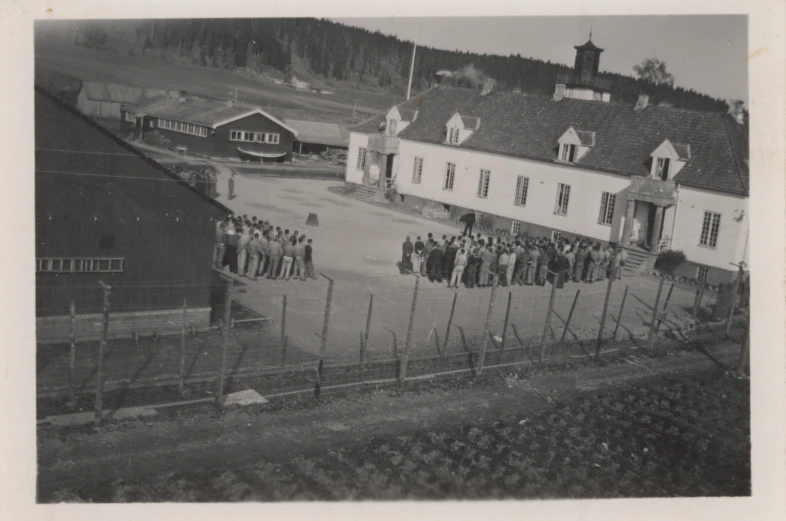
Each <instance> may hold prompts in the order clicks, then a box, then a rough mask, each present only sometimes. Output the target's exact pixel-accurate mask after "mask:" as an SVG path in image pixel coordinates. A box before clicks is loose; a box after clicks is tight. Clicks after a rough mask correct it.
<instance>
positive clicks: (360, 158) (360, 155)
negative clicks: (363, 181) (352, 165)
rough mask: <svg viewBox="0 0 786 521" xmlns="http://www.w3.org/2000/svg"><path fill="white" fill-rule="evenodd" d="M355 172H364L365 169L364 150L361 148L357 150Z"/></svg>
mask: <svg viewBox="0 0 786 521" xmlns="http://www.w3.org/2000/svg"><path fill="white" fill-rule="evenodd" d="M356 169H357V170H365V169H366V149H365V148H363V147H360V148H358V162H357V167H356Z"/></svg>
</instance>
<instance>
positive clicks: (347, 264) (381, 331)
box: [218, 166, 694, 361]
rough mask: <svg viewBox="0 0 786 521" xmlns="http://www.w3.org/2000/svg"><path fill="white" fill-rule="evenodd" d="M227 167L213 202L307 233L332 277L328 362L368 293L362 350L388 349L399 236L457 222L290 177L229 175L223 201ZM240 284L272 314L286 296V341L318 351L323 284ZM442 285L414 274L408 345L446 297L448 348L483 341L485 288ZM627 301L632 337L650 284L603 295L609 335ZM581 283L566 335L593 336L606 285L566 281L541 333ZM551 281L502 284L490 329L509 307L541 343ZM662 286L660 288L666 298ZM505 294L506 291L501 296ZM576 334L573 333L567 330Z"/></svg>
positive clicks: (396, 302) (401, 294) (645, 320)
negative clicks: (230, 190) (231, 192)
mask: <svg viewBox="0 0 786 521" xmlns="http://www.w3.org/2000/svg"><path fill="white" fill-rule="evenodd" d="M228 176H229V170H228V169H227V168H226V167H223V166H219V179H218V189H219V190H218V191H219V200H220V201H221V202H222V203H224V204H226V205H227V206H228V207H230V208H231V209H232V210H233V211H234V212H235V213H237V214H241V215H242V214H246V215H248V216H249V217H251V216H257V217H259V218H261V219H265V220H269V221H271V222H272V223H274V224H275V225H277V226H281V227H282V228H286V229H290V230H298V231H299V232H300V233H302V234H306V236H307V237H309V238H312V239H313V240H314V263H315V266H316V270H317V272H321V273H324V274H325V275H327V276H328V277H331V278H332V279H333V280H334V281H335V285H334V287H333V298H332V303H331V315H330V329H329V339H328V345H327V356H328V357H329V358H330V360H332V361H347V360H354V359H356V358H357V351H358V348H359V335H360V333H361V332H363V331H365V328H366V320H367V312H368V306H369V298H370V294H371V293H373V294H374V302H373V316H372V320H371V333H370V336H369V352H370V353H372V356H373V353H374V352H378V353H379V356H390V354H391V352H392V351H393V350H394V349H395V348H394V345H395V346H396V348H398V347H402V346H403V344H404V343H405V340H406V334H407V328H408V325H409V320H410V311H411V306H412V299H413V292H414V288H415V282H416V280H415V277H414V276H411V275H401V274H400V273H399V270H398V268H397V266H396V263H397V262H398V261H399V260H400V256H401V243H402V242H403V241H404V238H405V237H406V236H407V235H409V236H410V237H411V239H412V240H413V241H414V240H415V239H416V237H417V236H422V237H426V236H427V234H428V233H433V234H434V236H435V237H440V238H441V237H442V235H447V236H449V237H450V236H453V235H457V232H458V231H459V230H458V228H457V227H455V226H451V225H447V224H442V223H436V222H433V221H429V220H427V219H423V218H420V217H418V216H414V215H406V214H402V213H399V212H396V211H394V210H390V209H386V208H383V207H379V206H373V205H369V204H367V203H364V202H360V201H355V200H353V199H349V198H346V197H342V196H340V195H337V194H334V193H332V192H329V191H328V190H327V188H328V187H330V186H336V185H337V183H336V182H335V181H319V180H298V179H286V178H271V177H259V176H251V175H249V176H242V175H237V176H236V180H235V194H236V197H234V198H233V199H231V200H229V199H228V198H227V187H226V183H227V179H228ZM311 212H313V213H316V214H317V215H318V218H319V226H318V227H312V226H305V222H306V218H307V217H308V214H309V213H311ZM237 280H238V281H241V282H242V283H243V284H244V287H243V288H241V289H239V290H238V291H237V293H236V298H237V299H238V300H239V301H240V302H241V303H242V304H243V305H245V306H248V307H249V308H251V309H253V310H255V311H257V312H259V313H260V314H262V315H264V316H267V317H271V318H273V319H274V320H279V318H280V317H281V314H282V304H283V296H284V295H286V296H287V335H288V336H289V345H293V346H297V348H298V349H300V350H302V351H304V352H308V353H312V354H316V353H318V352H319V349H320V348H321V331H322V324H323V319H324V313H325V300H326V297H327V290H328V283H327V280H326V279H324V278H320V279H319V280H316V281H308V282H300V281H290V282H284V281H267V280H260V281H257V282H251V281H249V280H248V279H241V278H238V279H237ZM446 285H447V283H446V282H443V283H442V284H438V283H430V282H429V281H428V280H427V279H425V278H421V280H420V284H419V288H418V291H419V293H418V301H417V305H416V306H417V307H416V313H415V319H414V322H413V336H412V343H413V348H414V349H422V350H431V349H434V346H435V342H436V340H437V338H440V339H444V336H445V333H446V330H447V324H448V319H449V316H450V312H451V307H452V300H453V298H454V295H458V296H457V297H456V308H455V310H454V313H453V322H452V328H451V329H452V331H451V333H450V339H449V340H450V345H449V346H448V351H451V350H453V352H456V351H458V350H462V349H466V348H467V347H466V346H467V345H473V344H475V345H477V344H479V343H480V342H481V341H482V339H483V331H484V325H485V316H486V313H487V310H488V303H489V297H490V289H488V288H486V289H466V288H461V289H458V290H451V289H448V288H447V287H446ZM626 286H628V295H627V297H625V299H626V300H625V307H624V310H623V317H622V321H621V326H620V331H619V333H620V335H622V337H626V335H634V336H639V335H643V334H645V333H646V332H647V328H648V325H649V322H650V317H651V315H652V306H653V305H654V302H655V296H656V293H657V281H656V280H652V279H650V278H646V277H630V278H626V279H624V280H623V281H621V282H617V283H615V284H614V287H613V289H612V293H611V297H610V300H609V308H608V309H609V315H607V322H606V328H607V329H606V331H605V333H604V334H605V335H607V336H611V334H612V332H613V328H614V327H615V326H616V320H617V317H618V315H619V310H620V308H621V305H622V299H623V296H624V293H625V287H626ZM579 288H580V289H581V295H580V298H579V300H578V301H577V305H576V309H575V312H574V316H573V319H572V325H571V327H570V334H568V336H567V338H568V339H569V340H570V339H575V338H581V339H591V338H595V337H597V334H598V329H599V327H600V318H601V315H602V314H603V313H602V310H603V300H604V296H605V292H606V283H595V284H568V285H566V287H565V288H564V289H560V290H558V291H557V293H556V295H555V310H556V314H555V315H554V317H553V319H552V326H551V329H550V330H549V331H547V334H549V335H551V336H553V337H554V338H556V339H559V338H560V337H561V335H562V329H563V326H564V322H565V321H566V320H567V318H568V315H569V312H570V309H571V306H572V305H573V301H574V298H575V296H576V291H577V290H578V289H579ZM550 291H551V286H550V285H548V284H547V285H546V286H544V287H540V286H531V287H530V286H527V287H520V286H516V287H513V288H500V289H499V291H498V293H497V297H496V300H495V306H494V310H493V312H492V315H491V326H492V330H493V332H494V334H495V335H496V336H497V337H498V338H501V335H502V329H503V325H504V321H505V315H506V313H507V299H508V298H510V301H511V309H510V315H509V322H510V324H511V326H510V328H509V331H508V334H511V335H513V336H515V337H516V339H517V341H518V340H520V341H521V342H523V343H527V342H535V343H537V342H539V339H540V338H541V336H542V334H543V331H544V329H543V328H544V320H545V317H546V310H547V308H548V301H549V295H550ZM667 292H668V287H666V288H664V291H663V295H662V297H661V304H664V303H665V302H664V301H665V298H666V294H667ZM509 294H510V297H509ZM693 299H694V292H693V291H691V290H687V289H685V288H681V287H675V289H674V291H673V293H672V295H671V299H670V301H669V308H668V313H667V320H666V321H665V322H664V324H665V326H664V328H665V327H671V326H676V325H679V323H680V322H681V321H682V320H684V319H685V318H686V317H687V315H688V314H689V312H690V310H691V308H692V305H693ZM573 335H575V337H574V336H573Z"/></svg>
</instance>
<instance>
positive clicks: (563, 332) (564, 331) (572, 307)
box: [557, 288, 581, 349]
mask: <svg viewBox="0 0 786 521" xmlns="http://www.w3.org/2000/svg"><path fill="white" fill-rule="evenodd" d="M580 293H581V288H579V289H577V290H576V296H575V297H573V304H572V305H571V306H570V313H568V319H567V320H566V321H565V329H563V330H562V337H560V339H559V344H557V349H560V348H561V347H562V343H563V342H565V335H567V334H568V327H569V326H570V319H571V318H573V311H575V310H576V303H577V302H578V301H579V294H580Z"/></svg>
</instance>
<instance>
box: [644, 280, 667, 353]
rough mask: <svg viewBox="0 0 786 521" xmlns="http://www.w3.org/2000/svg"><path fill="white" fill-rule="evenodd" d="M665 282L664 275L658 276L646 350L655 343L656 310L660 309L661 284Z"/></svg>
mask: <svg viewBox="0 0 786 521" xmlns="http://www.w3.org/2000/svg"><path fill="white" fill-rule="evenodd" d="M665 281H666V275H664V274H663V273H661V274H660V281H659V282H658V293H657V294H656V295H655V304H654V305H653V306H652V320H650V331H649V335H648V336H647V349H652V344H653V342H654V341H655V321H656V320H657V319H658V309H660V295H661V293H662V292H663V283H664V282H665Z"/></svg>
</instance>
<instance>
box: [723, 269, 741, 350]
mask: <svg viewBox="0 0 786 521" xmlns="http://www.w3.org/2000/svg"><path fill="white" fill-rule="evenodd" d="M743 273H744V272H743V270H742V266H740V267H739V270H738V271H737V280H735V281H734V290H733V293H732V295H731V303H730V304H729V316H728V317H726V329H725V331H726V338H729V333H730V332H731V321H732V319H733V318H734V307H735V306H736V305H737V294H738V293H739V292H740V282H742V275H743Z"/></svg>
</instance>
